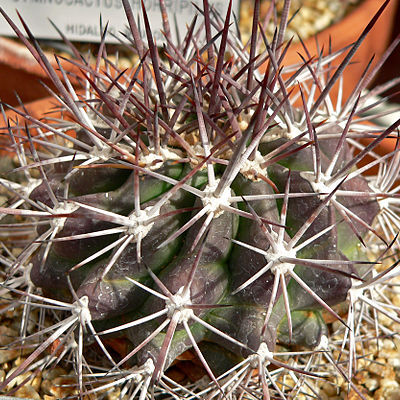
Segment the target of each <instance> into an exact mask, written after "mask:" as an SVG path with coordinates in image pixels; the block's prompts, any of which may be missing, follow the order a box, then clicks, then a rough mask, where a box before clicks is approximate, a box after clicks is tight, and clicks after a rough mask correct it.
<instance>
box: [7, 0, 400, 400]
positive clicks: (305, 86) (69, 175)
mask: <svg viewBox="0 0 400 400" xmlns="http://www.w3.org/2000/svg"><path fill="white" fill-rule="evenodd" d="M122 3H123V5H124V8H125V11H126V15H127V18H128V23H129V27H130V30H131V34H132V36H131V38H129V39H128V41H127V43H125V46H126V48H127V49H129V51H132V52H133V53H134V54H136V55H137V56H138V59H139V62H138V65H137V67H135V68H132V69H128V70H121V69H120V68H119V67H118V63H113V62H111V61H110V60H109V59H108V58H107V53H106V47H105V45H104V41H103V42H102V43H101V44H100V50H99V53H98V55H97V58H96V59H95V62H94V63H93V62H92V60H91V59H87V58H85V57H84V56H83V55H80V54H78V53H77V50H76V49H75V48H74V47H73V45H72V44H71V43H69V42H68V41H67V40H66V43H67V44H68V45H69V46H70V47H71V49H72V52H73V53H74V54H75V55H76V57H77V58H76V59H75V60H70V61H68V64H66V63H65V62H64V63H62V62H61V60H60V58H59V57H57V56H56V60H57V62H58V66H59V71H56V70H55V69H54V68H53V66H52V65H51V64H50V63H49V62H48V60H47V59H46V57H45V55H44V53H43V51H42V50H41V48H40V46H39V44H38V42H37V40H36V39H35V38H34V37H33V35H32V34H31V33H30V31H29V29H28V28H27V27H26V26H24V28H25V29H26V31H27V34H28V37H29V39H30V41H28V39H25V38H24V37H23V35H22V33H21V32H20V31H19V29H18V27H17V26H16V25H15V24H14V23H13V22H12V21H11V20H10V19H9V18H8V17H7V15H5V13H4V12H2V14H3V15H4V17H5V18H6V19H7V20H8V21H9V23H10V24H11V26H12V27H13V28H14V30H15V31H16V33H17V34H18V36H19V37H20V38H21V39H22V40H23V41H24V42H25V43H26V45H27V47H28V48H29V50H30V51H31V52H32V54H33V55H34V56H35V57H36V59H37V60H38V62H39V63H40V64H41V65H42V67H43V68H44V69H45V70H46V72H47V73H48V75H49V77H51V79H52V80H53V83H54V85H55V87H56V89H57V94H56V93H54V92H53V91H51V90H50V89H49V90H50V91H51V92H52V94H53V95H54V99H55V100H57V101H58V102H59V103H60V106H61V108H62V112H61V114H58V115H57V116H56V117H53V118H52V117H51V116H48V117H47V118H45V119H38V118H36V117H34V116H33V115H30V114H29V112H28V111H27V110H26V109H25V108H20V109H14V108H12V107H9V108H10V109H12V110H13V111H14V112H15V113H16V114H15V115H19V117H18V119H13V120H8V122H7V117H6V114H5V111H3V115H4V117H5V121H6V122H7V124H5V128H4V129H3V131H4V132H5V136H7V137H8V139H7V140H8V142H7V143H6V146H7V148H8V150H9V151H10V152H12V153H14V154H16V155H17V158H18V167H17V168H16V169H14V170H13V171H11V172H9V173H7V175H5V176H4V177H2V179H1V185H2V186H3V187H4V188H5V189H6V190H7V191H8V193H9V198H10V200H9V202H8V204H7V205H6V206H4V207H2V208H1V212H2V228H1V229H2V230H3V232H5V233H6V236H8V237H9V238H11V241H7V240H6V241H4V243H3V249H4V254H5V256H4V257H2V260H1V261H2V263H3V264H4V265H5V266H6V267H7V268H6V275H5V281H4V283H3V284H2V289H1V290H2V291H10V292H11V293H12V294H13V296H14V297H13V298H14V300H13V301H16V302H17V303H18V302H22V305H23V308H24V313H23V319H22V327H21V339H20V343H22V344H23V346H28V343H29V344H32V343H37V341H38V339H39V338H40V340H41V342H40V343H41V345H40V347H39V348H38V349H37V350H35V351H34V352H33V353H31V354H30V355H29V356H28V357H27V358H26V359H25V361H24V362H22V363H21V364H20V365H19V367H17V368H16V369H15V370H14V371H13V372H12V373H10V374H9V375H8V376H7V377H6V378H5V380H4V382H3V383H2V384H1V388H2V389H4V388H5V387H6V386H7V385H8V384H9V383H10V382H11V381H12V380H13V379H14V378H15V377H16V376H18V375H20V374H22V373H23V372H25V371H27V370H28V371H29V370H31V369H30V367H31V365H35V364H33V363H34V361H36V359H37V357H38V356H39V355H40V354H41V353H42V352H43V351H44V350H45V349H48V348H52V347H54V343H55V342H56V343H58V345H57V346H56V348H55V349H54V348H53V349H52V351H51V352H50V353H49V354H50V355H49V356H48V357H47V358H45V361H43V362H42V363H39V364H38V365H39V367H38V370H41V369H44V368H45V367H48V366H51V365H55V364H57V363H61V362H63V360H64V358H65V359H68V357H69V356H70V355H72V356H74V357H73V358H74V359H75V361H74V365H75V368H76V372H77V376H78V379H77V390H78V391H77V394H76V396H78V397H81V398H84V396H85V395H87V394H90V393H93V394H97V393H104V392H105V391H107V390H109V389H110V388H113V387H115V386H117V385H120V386H121V388H122V389H121V398H131V399H133V398H136V396H139V398H140V399H144V398H147V396H151V394H155V395H156V396H161V397H164V396H167V395H170V396H171V397H174V398H177V397H178V398H179V397H184V398H186V397H187V398H213V397H217V398H232V399H233V398H242V397H243V396H244V397H245V398H247V397H246V396H250V397H249V398H261V397H263V396H264V397H265V398H267V397H268V396H269V394H268V393H269V391H271V396H272V397H274V398H289V397H290V398H293V397H296V396H297V395H300V394H301V393H303V394H304V395H307V393H308V394H310V393H311V394H310V395H312V393H314V394H315V393H317V391H318V389H317V386H318V385H317V383H315V382H316V381H315V377H320V376H322V375H323V371H321V370H318V367H316V365H318V361H317V359H318V357H320V356H321V353H320V351H321V350H323V352H324V353H326V354H330V353H329V352H330V351H331V349H332V348H333V347H334V345H333V344H332V343H331V342H330V340H329V335H330V333H329V331H328V328H327V325H326V321H328V320H330V319H335V320H338V321H339V322H340V324H339V328H338V331H342V332H345V334H344V336H345V339H344V340H343V342H342V345H341V346H342V350H343V354H342V360H341V361H340V362H339V361H337V360H335V359H334V358H333V357H331V358H329V361H330V362H331V364H332V365H333V366H334V367H335V368H336V370H335V371H339V373H340V374H342V376H343V375H344V376H345V377H346V379H348V382H349V385H350V387H351V388H353V389H354V388H355V389H354V390H356V391H357V389H356V387H355V385H354V384H353V383H352V375H353V372H354V370H355V364H356V361H357V354H356V352H355V351H356V349H355V343H356V341H357V340H358V338H357V337H356V335H357V334H356V332H359V331H360V330H361V331H363V330H368V327H369V329H371V327H372V326H374V321H375V318H376V312H377V311H378V312H382V313H384V314H385V315H389V316H390V317H391V318H392V319H393V320H394V321H398V316H397V313H398V309H397V308H395V307H394V306H393V305H391V304H386V303H385V302H386V300H387V299H383V300H382V301H375V300H374V296H373V294H372V293H373V291H374V290H375V288H376V285H378V284H379V285H382V284H384V283H385V282H386V278H387V277H388V276H393V274H395V271H396V266H397V264H393V265H391V266H390V267H389V268H388V269H387V270H384V271H383V272H380V273H377V272H376V265H378V264H380V262H381V261H382V260H383V259H387V258H388V259H389V258H390V257H394V255H395V254H396V252H397V245H398V240H397V235H396V232H395V226H397V225H396V224H393V225H390V220H389V218H392V219H393V220H394V221H397V218H398V217H397V215H396V212H397V190H396V180H397V173H398V170H399V156H398V147H399V144H398V142H396V145H395V148H394V150H393V152H392V153H390V154H386V155H384V156H379V155H377V154H376V152H375V150H376V148H377V146H378V145H379V144H380V143H381V142H382V141H383V140H384V139H386V138H388V137H390V136H396V129H397V127H398V126H399V125H400V121H396V122H395V123H393V124H392V125H391V126H390V127H388V128H387V129H386V128H385V129H381V128H378V127H376V126H369V125H364V124H362V123H361V120H360V116H361V115H362V113H363V112H364V111H365V110H366V109H367V108H369V106H368V105H366V104H367V101H368V99H369V95H368V94H364V92H363V90H364V89H365V87H366V86H367V84H368V83H369V82H370V80H371V78H372V76H373V75H374V74H376V72H377V70H378V69H379V67H380V65H381V63H382V62H383V61H384V59H385V58H387V57H388V55H389V54H390V51H392V50H393V48H394V47H395V45H396V44H397V43H395V44H394V45H393V46H391V48H390V49H389V50H388V51H387V52H386V53H385V55H384V57H383V60H382V61H381V62H380V64H378V65H377V66H376V67H374V68H373V69H372V70H371V71H368V72H369V73H365V74H364V76H363V77H362V78H361V80H360V81H359V82H354V87H355V89H354V91H353V93H352V94H351V95H350V97H349V99H347V101H346V102H343V104H341V103H340V101H339V102H338V105H337V107H336V108H335V107H334V105H333V100H332V99H331V97H330V93H331V89H332V88H333V87H334V86H335V85H338V84H340V81H341V74H342V72H343V70H344V69H345V67H346V66H347V65H348V64H349V63H350V62H351V60H352V56H353V54H354V51H355V50H356V49H357V48H358V46H359V45H360V44H361V42H362V40H363V38H364V37H365V35H366V34H367V33H368V31H369V30H370V29H371V28H372V26H373V24H374V23H375V21H376V20H377V18H379V15H380V14H381V13H382V11H383V9H384V7H385V6H386V4H387V1H386V2H385V3H384V5H383V6H382V7H381V9H379V11H378V12H377V14H376V15H375V16H374V17H373V18H372V20H371V22H370V24H369V25H368V27H367V28H366V29H365V31H364V32H363V33H362V35H361V36H360V38H359V40H357V41H356V42H355V43H354V44H353V45H352V46H351V47H350V50H348V52H346V51H345V50H343V51H342V52H339V53H340V54H330V55H328V56H322V53H321V54H320V55H319V56H317V57H311V56H309V55H308V56H307V57H308V58H307V59H304V60H303V61H302V62H301V63H299V65H297V66H291V67H287V66H285V62H284V60H285V54H286V52H287V51H288V48H289V47H290V43H289V44H286V43H285V42H284V41H283V37H284V32H285V29H286V25H287V18H285V17H287V16H286V15H285V12H287V10H288V7H284V11H283V13H284V14H283V16H282V21H283V22H282V23H281V24H280V26H279V27H278V28H277V31H276V34H275V36H274V37H273V39H272V40H271V41H269V40H268V39H267V38H266V37H265V35H264V33H263V32H262V31H261V30H259V28H258V24H259V20H258V18H259V17H258V15H257V13H256V14H255V15H254V23H253V30H252V36H251V39H250V41H249V43H248V44H245V45H243V44H241V42H240V38H239V37H238V36H237V35H236V34H235V33H234V32H233V31H234V29H233V27H232V26H231V20H232V18H231V2H230V3H229V7H228V12H227V15H226V17H223V16H221V15H218V14H217V13H215V12H214V11H213V9H212V7H210V5H209V4H208V1H207V0H204V1H203V10H200V9H199V10H198V12H199V16H196V17H195V18H194V19H193V22H192V23H191V25H190V26H189V27H188V30H187V33H186V35H185V37H184V38H183V39H182V40H181V41H180V42H179V41H178V42H177V43H174V42H173V41H172V39H171V36H170V34H169V32H170V25H169V24H170V22H169V20H168V18H167V14H166V13H163V16H164V31H165V40H166V41H165V44H164V45H163V47H157V46H156V44H155V43H154V40H153V37H152V31H151V26H150V22H149V20H148V18H147V15H146V10H145V7H144V5H143V4H142V7H143V21H144V32H145V39H144V38H142V36H141V35H140V31H139V28H138V25H137V21H136V19H135V18H134V17H133V13H132V10H131V8H130V5H129V2H128V1H127V0H123V1H122ZM258 3H259V1H256V4H258ZM289 3H290V2H289V1H285V4H286V5H288V4H289ZM160 7H161V10H162V11H165V4H164V1H163V0H160ZM256 9H257V8H256ZM285 10H286V11H285ZM201 16H202V17H203V19H202V22H201V23H200V22H199V20H200V19H201V18H200V17H201ZM213 29H215V30H216V32H218V33H216V34H213V33H212V31H213ZM204 30H205V37H203V33H202V32H203V31H204ZM105 33H106V32H104V36H105ZM261 48H262V49H264V50H261ZM338 55H343V57H342V61H341V62H340V63H339V65H338V67H337V69H334V68H333V66H332V61H333V60H335V57H336V56H338ZM66 65H69V66H73V67H74V68H75V69H74V70H73V71H72V72H67V69H66ZM77 71H79V73H77ZM58 72H61V73H58ZM60 76H61V78H60ZM392 84H393V85H394V84H396V82H393V83H392ZM79 85H81V87H82V90H80V91H78V90H76V87H77V86H79ZM339 86H340V85H339ZM386 89H387V85H386V86H384V87H378V88H377V89H376V90H375V92H376V93H378V94H379V93H380V92H383V91H384V90H386ZM339 92H340V89H339ZM339 97H340V94H339ZM21 110H22V111H21ZM24 120H25V121H26V122H25V125H24V124H23V123H22V121H24ZM366 156H372V161H368V164H367V165H366V166H364V167H360V166H359V165H360V162H362V161H363V160H365V158H366ZM373 166H379V169H380V170H379V172H378V174H377V175H370V176H364V173H365V172H366V171H369V170H370V169H371V168H372V167H373ZM388 216H390V217H388ZM385 224H389V228H388V225H385ZM21 231H22V232H23V233H21ZM372 245H373V246H375V248H376V251H375V258H373V259H371V258H369V257H368V254H367V250H366V249H367V248H368V247H370V246H372ZM9 246H14V247H16V248H20V249H22V250H21V251H20V253H19V254H18V256H17V257H13V256H12V254H11V251H10V247H9ZM344 302H345V303H344ZM339 303H344V304H345V305H348V313H347V315H348V317H347V318H346V312H341V311H340V310H339V309H338V308H337V305H338V304H339ZM12 304H14V303H12ZM365 304H367V305H368V307H369V310H368V311H367V312H366V311H365V310H364V305H365ZM38 310H39V313H40V315H42V316H44V315H46V316H49V317H50V316H51V318H52V319H53V321H54V320H55V322H54V324H53V325H51V326H46V327H43V326H41V325H40V324H38V326H37V327H36V328H37V330H36V331H32V329H34V328H32V327H30V328H29V329H28V322H29V315H33V314H34V313H37V312H38ZM43 318H44V317H43ZM377 326H378V327H379V323H377ZM360 334H362V333H360ZM115 339H118V340H120V341H121V343H124V344H126V348H125V349H124V351H120V352H119V354H116V353H115V352H114V351H113V350H112V349H111V347H112V346H111V343H113V340H115ZM277 343H278V344H279V345H280V347H279V349H281V351H280V352H278V351H277V347H276V346H277ZM110 346H111V347H110ZM298 346H301V347H302V348H303V349H305V350H307V351H301V352H300V353H299V352H294V349H296V348H298ZM338 347H339V348H340V345H339V346H338ZM284 348H286V349H287V351H286V352H285V351H282V349H284ZM289 350H292V353H289ZM187 351H191V352H192V354H194V355H195V357H196V358H197V359H198V360H199V363H200V364H201V366H202V368H203V370H204V374H205V376H206V378H205V379H207V380H208V384H207V385H206V386H204V380H203V381H198V382H193V383H190V384H187V385H186V386H185V385H184V384H183V383H181V382H176V381H174V380H173V379H172V378H171V375H170V374H169V371H170V370H171V366H172V365H174V364H175V363H176V360H177V359H178V358H179V357H180V356H182V354H184V353H185V352H187ZM99 354H100V356H99ZM290 354H291V355H292V356H293V357H296V359H297V362H296V363H293V362H291V361H290V358H289V356H290ZM341 363H343V364H344V366H342V364H341ZM270 365H272V366H273V367H274V368H273V369H274V372H272V371H271V370H270V369H269V368H268V366H270ZM38 370H35V369H32V370H31V371H32V374H35V373H37V371H38ZM254 371H256V373H255V374H254ZM288 372H289V373H290V374H292V375H291V376H296V377H297V378H296V379H298V382H297V383H296V382H295V383H293V384H292V385H290V384H282V379H283V376H284V375H285V373H288ZM253 375H254V376H253ZM303 384H304V385H303ZM99 396H100V395H99ZM124 396H126V397H124Z"/></svg>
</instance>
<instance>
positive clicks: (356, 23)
mask: <svg viewBox="0 0 400 400" xmlns="http://www.w3.org/2000/svg"><path fill="white" fill-rule="evenodd" d="M398 3H399V2H398V0H391V1H390V2H389V4H388V5H387V7H386V9H385V10H384V12H383V13H382V15H381V16H380V17H379V19H378V20H377V22H376V23H375V25H374V27H373V28H372V30H371V31H370V32H369V33H368V35H367V37H366V38H365V39H364V41H363V43H362V45H361V46H360V47H359V48H358V50H357V52H356V54H355V55H354V57H353V59H352V60H351V65H348V66H347V67H346V69H345V72H344V74H343V97H344V99H345V98H346V97H347V96H348V95H349V94H350V93H351V91H352V90H353V88H354V87H355V85H356V84H357V82H358V80H359V79H360V77H361V76H362V73H363V71H364V69H365V67H366V66H367V64H368V62H369V61H370V58H371V57H372V56H373V55H375V58H374V60H373V63H372V66H373V65H375V64H376V63H377V62H378V61H379V60H380V58H381V55H382V54H383V53H384V51H385V50H386V48H387V45H388V43H389V40H390V38H391V32H392V28H393V25H394V22H395V21H396V10H397V6H398ZM382 4H383V0H364V1H363V2H362V3H361V4H360V5H359V6H357V7H356V8H355V9H354V10H353V11H352V12H351V13H349V14H348V15H347V16H346V17H345V18H343V19H342V20H340V21H339V22H337V23H335V24H333V25H331V26H330V27H329V28H327V29H325V30H323V31H322V32H320V33H318V34H317V35H316V36H315V37H312V38H309V39H308V40H306V41H305V46H306V47H307V49H308V52H309V53H310V55H311V56H318V51H321V49H324V55H327V54H328V49H329V40H331V48H332V52H335V51H338V50H340V49H342V48H344V47H346V46H347V45H349V44H351V43H353V42H355V41H356V40H357V39H358V37H359V36H360V34H361V32H362V31H363V30H364V28H365V27H366V26H367V25H368V23H369V21H370V20H371V18H372V17H373V16H374V15H375V13H376V12H377V11H378V9H379V8H380V6H381V5H382ZM317 43H318V46H317ZM318 49H319V50H318ZM298 53H300V54H301V55H302V56H303V57H304V58H305V59H308V57H307V56H306V53H305V51H304V48H303V46H302V45H301V43H295V44H293V45H291V48H290V51H288V53H287V54H286V56H285V59H284V62H283V64H284V65H285V66H287V65H292V64H296V63H302V59H301V57H300V56H299V54H298ZM346 54H347V51H346V52H345V53H344V54H343V55H341V56H340V57H337V58H336V59H335V60H334V61H333V63H332V64H333V65H336V66H338V65H339V64H340V62H341V61H342V60H343V58H344V57H345V55H346ZM337 90H338V85H336V86H335V87H334V88H333V89H332V91H331V98H332V99H334V100H336V98H337Z"/></svg>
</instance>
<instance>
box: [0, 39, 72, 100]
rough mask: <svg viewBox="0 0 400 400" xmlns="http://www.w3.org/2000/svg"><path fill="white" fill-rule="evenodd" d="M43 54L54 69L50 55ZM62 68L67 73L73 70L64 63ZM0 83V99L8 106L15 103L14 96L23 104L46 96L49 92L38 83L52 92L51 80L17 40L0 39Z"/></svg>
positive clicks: (54, 65)
mask: <svg viewBox="0 0 400 400" xmlns="http://www.w3.org/2000/svg"><path fill="white" fill-rule="evenodd" d="M45 54H46V56H47V58H48V60H49V61H50V62H51V64H52V65H53V67H54V68H55V69H56V70H57V69H58V65H57V63H56V61H55V59H54V56H53V54H52V53H49V52H45ZM63 68H65V69H66V70H67V71H72V70H73V69H74V68H73V67H72V65H71V64H70V63H66V62H64V63H63ZM60 76H61V74H60ZM0 82H1V83H0V99H1V101H3V102H5V103H7V104H10V105H17V104H18V100H17V98H16V96H15V93H17V94H18V96H19V97H20V98H21V100H22V101H23V102H24V103H28V102H31V101H33V100H37V99H40V98H43V97H46V96H48V95H49V92H48V91H47V90H46V89H45V87H44V86H43V85H42V84H41V83H40V82H43V83H45V84H46V85H47V86H49V87H51V88H52V89H54V86H53V85H52V83H51V80H50V79H49V78H48V76H47V74H46V73H45V71H44V70H43V69H42V67H41V66H40V65H39V64H38V62H37V61H36V60H35V58H34V57H33V56H32V54H31V53H30V52H29V50H28V49H27V48H26V47H25V46H24V45H23V44H21V43H20V42H19V41H17V40H13V39H7V38H4V37H0Z"/></svg>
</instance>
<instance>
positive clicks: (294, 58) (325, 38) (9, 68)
mask: <svg viewBox="0 0 400 400" xmlns="http://www.w3.org/2000/svg"><path fill="white" fill-rule="evenodd" d="M382 2H383V1H382V0H364V1H363V2H362V3H361V4H360V5H359V6H358V7H357V8H356V9H355V10H354V11H353V12H351V13H350V14H349V15H348V16H347V17H345V18H344V19H343V20H341V21H340V22H338V23H336V24H334V25H332V26H331V27H329V28H327V29H326V30H324V31H322V32H321V33H319V34H318V35H317V38H318V42H319V44H320V46H324V48H325V49H327V48H328V42H329V37H331V38H332V42H333V50H338V49H340V48H343V47H344V46H346V45H348V44H349V43H351V42H353V41H355V40H356V38H357V37H358V35H359V34H360V32H361V31H362V29H364V27H365V26H366V25H367V23H368V21H369V20H370V19H371V17H372V15H374V13H375V12H376V11H377V10H378V8H379V6H380V5H381V4H382ZM397 3H398V0H391V2H390V3H389V5H388V7H387V8H386V10H385V12H384V13H383V15H382V16H381V17H380V19H379V20H378V22H377V24H376V26H375V27H374V29H373V30H372V32H371V33H370V34H369V35H368V37H367V38H366V40H365V41H364V43H363V45H362V46H361V47H360V49H359V50H358V52H357V54H356V56H355V58H354V60H353V61H358V63H356V64H354V65H351V66H349V67H348V68H347V70H346V73H345V75H344V76H345V78H344V79H345V85H344V87H345V93H349V91H350V90H351V88H352V87H353V85H354V83H355V82H356V81H357V80H358V78H359V77H360V76H361V73H362V71H363V69H364V67H365V65H366V64H367V62H368V60H369V58H370V57H371V54H375V55H376V57H375V60H378V59H379V56H380V55H381V54H382V53H383V51H384V49H385V48H386V45H387V42H388V39H389V37H390V32H391V26H392V24H393V20H394V16H395V7H396V5H397ZM306 46H307V48H308V49H309V51H310V53H311V54H312V55H315V54H317V51H316V46H315V40H314V39H313V38H311V39H308V40H307V41H306ZM297 52H300V53H302V54H304V51H303V49H302V47H301V45H300V44H295V45H293V46H291V49H290V52H289V53H288V54H287V55H286V58H285V62H284V64H285V65H290V64H293V63H298V62H299V61H300V58H299V56H298V54H297ZM47 56H48V59H49V60H50V61H51V62H52V63H53V65H54V66H55V67H56V63H55V61H54V57H53V56H52V54H50V53H47ZM66 68H68V66H66ZM0 77H1V92H0V98H1V100H2V101H4V102H6V103H9V104H11V105H16V104H17V100H16V97H15V94H14V93H15V92H17V93H18V95H19V96H20V97H21V99H22V101H23V102H30V101H32V100H35V99H39V98H42V97H44V96H47V95H48V92H47V91H46V89H45V88H44V87H43V86H42V85H41V84H40V82H39V80H42V81H43V82H44V83H46V84H47V85H50V86H51V83H50V80H49V79H48V78H47V77H46V74H45V73H44V72H43V70H42V68H41V67H40V66H39V65H38V64H37V62H36V60H35V59H34V58H33V57H32V55H31V54H30V53H29V51H28V50H27V49H26V48H25V47H24V46H23V45H22V44H20V43H19V42H18V41H16V40H10V39H6V38H0Z"/></svg>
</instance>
